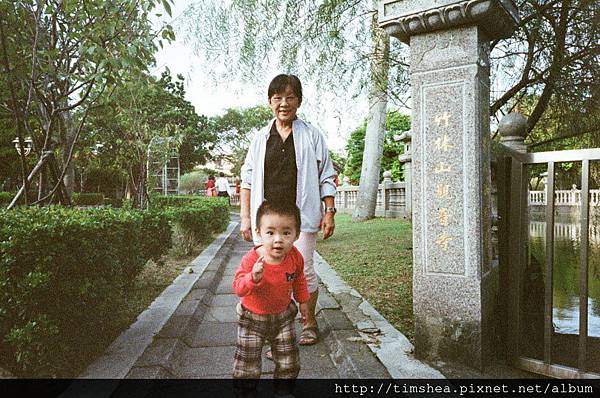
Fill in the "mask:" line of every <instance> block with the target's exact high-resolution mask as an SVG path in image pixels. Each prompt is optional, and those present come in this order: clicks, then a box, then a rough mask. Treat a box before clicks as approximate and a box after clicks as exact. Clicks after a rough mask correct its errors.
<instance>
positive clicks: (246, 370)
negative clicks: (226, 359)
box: [233, 301, 300, 379]
mask: <svg viewBox="0 0 600 398" xmlns="http://www.w3.org/2000/svg"><path fill="white" fill-rule="evenodd" d="M236 309H237V313H238V319H239V320H238V338H237V349H236V351H235V357H234V361H233V378H234V379H258V378H260V373H261V367H262V348H263V345H264V344H265V340H268V341H270V342H271V351H272V353H273V361H274V362H275V373H274V374H273V378H275V379H295V378H296V377H298V373H299V372H300V354H299V352H298V345H297V343H296V330H295V329H294V318H295V317H296V314H297V313H298V307H297V306H296V304H295V303H294V302H293V301H292V302H291V303H290V305H289V306H288V308H287V309H286V310H285V311H283V312H280V313H279V314H273V315H259V314H255V313H253V312H251V311H248V310H247V309H245V308H244V307H243V306H242V305H241V303H238V305H237V308H236Z"/></svg>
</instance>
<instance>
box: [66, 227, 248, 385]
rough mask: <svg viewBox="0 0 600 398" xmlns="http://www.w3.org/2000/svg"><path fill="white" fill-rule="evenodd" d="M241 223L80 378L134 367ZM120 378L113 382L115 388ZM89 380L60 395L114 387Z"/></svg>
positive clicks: (115, 376)
mask: <svg viewBox="0 0 600 398" xmlns="http://www.w3.org/2000/svg"><path fill="white" fill-rule="evenodd" d="M237 225H238V223H237V222H230V223H229V225H228V227H227V229H226V230H225V232H223V233H221V234H220V235H219V236H218V237H217V238H216V239H215V240H214V241H213V242H212V243H211V244H210V245H209V246H208V247H207V248H206V249H204V250H203V251H202V253H200V255H199V256H198V257H196V258H195V259H194V260H193V261H192V262H191V263H190V268H191V270H192V271H193V272H192V273H182V274H181V275H179V276H178V277H177V278H176V279H175V280H174V281H173V283H172V284H171V285H169V286H168V287H167V288H166V289H165V290H164V291H163V292H162V293H161V294H160V296H158V297H157V298H156V299H155V300H154V301H153V302H152V304H150V306H149V307H148V308H147V309H146V310H145V311H144V312H142V313H141V314H140V315H139V316H138V318H137V320H136V321H135V322H134V323H133V324H132V325H131V326H130V327H129V328H128V329H127V330H126V331H124V332H123V333H122V334H121V335H120V336H119V337H117V338H116V339H115V340H114V341H113V342H112V344H111V345H110V346H109V347H108V348H107V350H106V351H105V353H104V355H103V356H102V357H100V358H99V359H97V360H96V361H95V362H93V363H92V364H91V365H90V366H88V368H87V369H86V370H85V371H84V372H83V373H82V374H81V375H80V376H79V378H80V379H123V378H125V376H126V375H127V374H128V372H129V371H130V369H131V367H132V366H133V365H134V363H135V362H136V361H137V360H138V358H139V357H140V356H141V355H142V354H143V352H144V351H145V350H146V349H147V348H148V346H149V345H150V344H151V343H152V340H153V338H154V336H155V335H156V334H158V333H159V332H160V331H161V330H162V328H163V326H164V325H165V324H166V323H167V321H168V320H169V319H170V318H171V316H172V315H173V313H174V312H175V310H176V309H177V307H178V306H179V304H180V302H181V301H182V300H183V299H184V297H186V296H187V294H188V293H189V292H190V290H192V288H193V287H194V285H195V283H196V282H197V281H198V279H199V278H200V277H201V276H202V275H203V273H204V271H205V270H206V269H207V268H208V266H209V264H210V263H211V262H212V261H213V259H214V258H215V255H216V254H217V253H218V251H219V250H220V249H221V247H222V246H223V245H224V244H225V242H226V241H227V239H228V238H229V237H230V236H231V235H232V234H233V233H234V232H235V231H236V227H237ZM117 386H118V381H116V382H115V383H114V386H113V387H114V388H116V387H117ZM88 388H89V383H81V385H79V386H78V383H77V382H75V383H74V384H72V385H71V386H70V387H69V388H68V389H67V390H66V391H65V392H64V393H63V394H62V395H61V397H71V396H73V397H75V396H76V397H82V396H99V395H102V396H108V395H110V394H111V392H112V390H113V389H114V388H113V389H110V388H109V385H108V384H106V383H103V384H102V391H100V390H97V391H84V389H88ZM109 389H110V391H109Z"/></svg>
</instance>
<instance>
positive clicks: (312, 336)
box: [298, 325, 319, 345]
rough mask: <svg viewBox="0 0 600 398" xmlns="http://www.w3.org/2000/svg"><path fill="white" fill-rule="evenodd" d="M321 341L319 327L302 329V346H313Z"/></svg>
mask: <svg viewBox="0 0 600 398" xmlns="http://www.w3.org/2000/svg"><path fill="white" fill-rule="evenodd" d="M318 340H319V327H318V326H317V325H314V326H309V327H306V328H304V329H302V333H300V340H298V344H300V345H313V344H315V343H316V342H317V341H318Z"/></svg>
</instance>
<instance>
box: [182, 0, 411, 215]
mask: <svg viewBox="0 0 600 398" xmlns="http://www.w3.org/2000/svg"><path fill="white" fill-rule="evenodd" d="M377 8H378V1H376V0H373V2H368V1H360V0H356V1H318V0H311V1H305V2H297V1H283V2H277V3H273V2H270V1H264V0H263V1H235V0H234V1H233V2H231V4H227V5H225V4H222V3H217V4H214V3H212V5H210V4H207V3H206V2H201V4H199V5H198V6H197V7H196V8H194V9H193V10H192V12H190V15H189V18H188V19H189V21H191V24H192V28H191V36H192V37H193V39H194V40H195V41H196V44H197V46H198V48H199V49H201V52H202V54H203V55H205V56H206V58H207V59H209V60H210V64H211V65H213V66H214V65H224V66H226V67H227V76H231V75H236V76H241V77H242V78H244V79H246V80H255V79H256V78H257V74H260V73H264V71H268V68H264V67H259V66H262V64H264V63H265V60H277V61H271V62H269V63H271V64H276V63H277V64H278V65H279V66H280V68H282V69H284V70H287V71H289V72H293V73H301V74H303V76H310V77H311V78H312V79H313V80H314V82H315V83H316V85H317V86H318V87H321V88H322V92H325V91H333V92H337V93H342V92H345V93H347V92H351V93H352V94H354V95H348V96H346V97H347V99H349V100H352V99H353V98H355V97H356V96H358V95H360V94H361V93H362V92H364V91H365V90H368V93H369V94H368V96H369V110H368V112H369V116H368V117H367V120H368V122H367V123H368V134H367V136H368V139H367V141H366V145H365V157H366V158H368V159H369V161H368V162H365V163H364V164H363V166H364V167H365V170H363V173H362V176H363V181H361V184H360V185H361V188H360V193H359V197H358V200H357V210H356V213H355V217H354V219H356V220H362V219H367V218H371V217H373V216H374V214H375V206H374V203H375V201H376V196H377V176H378V174H379V160H380V159H381V154H382V148H383V146H382V145H381V143H382V141H383V136H384V131H383V126H384V124H385V114H386V107H387V101H388V98H392V99H393V100H399V101H400V102H401V103H403V102H404V101H403V98H404V97H405V96H406V92H402V91H399V89H400V90H401V89H402V88H404V87H406V84H403V83H402V82H403V81H404V82H406V77H407V76H406V73H404V68H403V66H404V65H405V63H404V61H403V52H402V51H400V46H399V44H397V45H394V46H393V47H392V51H391V53H393V54H394V57H393V59H392V57H390V42H389V37H388V36H387V35H386V34H385V33H384V32H383V31H382V30H381V29H379V28H378V26H377ZM217 36H218V37H219V38H217ZM219 43H221V45H219ZM236 53H237V54H239V56H238V57H237V58H235V54H236ZM232 58H233V59H236V60H237V62H231V60H232ZM390 63H393V64H394V65H395V66H402V67H399V68H396V69H394V71H393V73H392V79H393V80H394V81H395V83H396V84H395V85H394V86H393V88H394V90H390V86H389V85H388V80H389V79H390V76H389V75H390V69H389V66H390ZM269 72H270V71H269ZM340 97H342V96H338V98H340Z"/></svg>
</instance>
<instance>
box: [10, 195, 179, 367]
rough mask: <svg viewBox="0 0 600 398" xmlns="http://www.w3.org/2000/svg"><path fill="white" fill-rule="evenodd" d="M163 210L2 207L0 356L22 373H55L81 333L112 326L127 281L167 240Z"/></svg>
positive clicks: (76, 348)
mask: <svg viewBox="0 0 600 398" xmlns="http://www.w3.org/2000/svg"><path fill="white" fill-rule="evenodd" d="M170 239H171V229H170V227H169V224H168V221H167V219H166V217H165V215H164V214H161V213H159V212H149V211H147V212H142V211H134V210H121V209H117V210H115V209H108V208H105V209H84V210H77V209H71V208H62V207H44V208H35V207H33V208H18V209H14V210H2V209H0V357H1V358H2V363H3V364H5V365H7V366H8V367H10V368H11V369H12V370H13V371H14V372H15V373H17V374H20V375H22V376H36V377H47V376H50V377H51V376H55V375H57V374H60V370H61V369H62V368H64V367H65V366H64V365H65V364H67V363H72V362H73V361H77V360H81V357H82V354H81V351H82V348H81V347H82V341H85V339H86V338H87V339H88V340H89V336H90V335H105V334H106V333H109V332H110V330H111V329H112V328H114V327H115V326H114V324H115V319H117V318H118V316H119V314H120V313H121V312H122V309H123V308H124V306H126V305H127V301H126V300H125V299H124V297H125V296H126V292H127V291H128V286H129V285H130V284H131V283H132V282H133V280H134V278H135V277H136V276H137V274H138V273H139V272H140V271H141V269H142V267H143V266H144V264H146V262H147V261H148V260H149V259H154V260H158V259H159V258H160V257H161V256H162V255H163V254H164V253H166V251H167V250H168V248H169V245H170Z"/></svg>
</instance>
